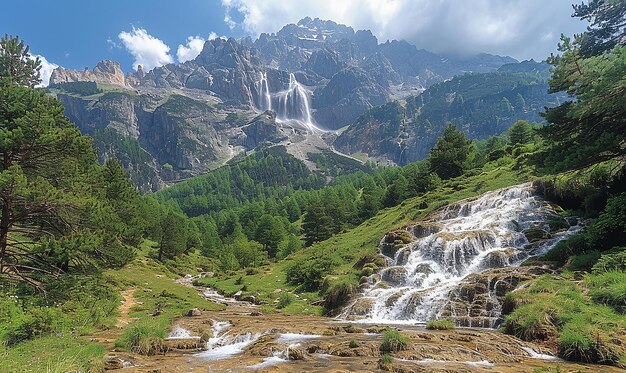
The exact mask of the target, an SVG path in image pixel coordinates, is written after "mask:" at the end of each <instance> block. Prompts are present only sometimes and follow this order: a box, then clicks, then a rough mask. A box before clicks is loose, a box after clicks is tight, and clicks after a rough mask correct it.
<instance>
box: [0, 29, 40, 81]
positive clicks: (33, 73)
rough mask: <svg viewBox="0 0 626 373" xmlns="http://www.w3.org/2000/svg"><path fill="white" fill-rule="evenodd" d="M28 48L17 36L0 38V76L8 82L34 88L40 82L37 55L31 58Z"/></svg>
mask: <svg viewBox="0 0 626 373" xmlns="http://www.w3.org/2000/svg"><path fill="white" fill-rule="evenodd" d="M29 50H30V48H29V47H28V46H27V45H24V41H23V40H20V39H19V38H18V37H17V36H12V35H7V34H5V35H4V37H2V38H1V39H0V77H2V78H5V79H7V80H8V82H9V83H10V84H14V85H19V86H24V87H30V88H34V87H35V86H36V85H37V84H39V83H40V81H41V80H40V79H39V75H40V74H39V71H40V70H41V61H40V60H39V57H37V58H32V57H31V55H30V53H29Z"/></svg>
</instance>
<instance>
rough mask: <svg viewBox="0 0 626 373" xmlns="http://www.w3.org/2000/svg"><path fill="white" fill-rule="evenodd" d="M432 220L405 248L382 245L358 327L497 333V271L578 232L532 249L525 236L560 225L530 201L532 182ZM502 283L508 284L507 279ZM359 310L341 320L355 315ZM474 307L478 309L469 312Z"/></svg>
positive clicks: (411, 231)
mask: <svg viewBox="0 0 626 373" xmlns="http://www.w3.org/2000/svg"><path fill="white" fill-rule="evenodd" d="M433 216H434V217H432V218H431V219H430V220H428V221H424V222H420V223H417V224H416V225H413V226H410V227H408V228H406V232H404V233H403V234H404V235H405V236H408V237H410V239H409V241H411V242H409V243H408V244H404V243H402V241H393V240H392V241H391V243H389V240H388V239H387V237H386V238H383V241H381V246H380V248H381V252H382V255H384V256H385V258H386V260H387V263H388V267H387V268H385V269H383V270H382V271H381V272H380V273H378V274H374V275H372V276H371V277H370V286H369V287H368V288H367V289H366V290H365V292H364V294H363V297H362V298H361V299H359V300H357V303H358V304H360V305H361V314H360V315H361V316H365V319H364V320H362V321H366V322H409V323H426V322H428V321H430V320H433V319H436V318H439V317H442V316H445V317H449V318H451V319H453V320H454V321H455V322H456V323H457V324H459V325H466V326H486V327H494V326H496V325H497V323H498V321H499V316H500V302H499V300H498V299H497V296H503V295H504V294H500V293H502V292H503V291H502V290H501V289H502V286H501V285H504V284H499V283H498V281H499V280H498V275H502V274H501V273H500V272H497V271H502V268H504V271H506V270H508V269H510V268H508V267H516V266H519V264H521V262H522V261H523V260H525V259H527V258H529V257H531V256H535V255H541V254H543V253H545V252H546V251H547V250H549V249H550V248H551V247H552V246H553V245H554V244H556V242H558V241H559V240H561V239H563V238H564V237H567V236H568V235H570V234H572V233H573V232H575V231H576V230H578V229H579V228H580V227H579V226H578V225H575V226H572V227H570V229H569V230H567V231H564V232H554V233H553V234H552V237H551V238H550V239H546V240H541V241H539V242H535V243H533V244H530V243H529V242H528V240H527V239H526V237H525V235H524V234H523V233H522V232H523V231H524V230H525V229H528V228H531V227H534V228H540V229H544V230H546V231H549V230H550V228H549V225H548V223H547V220H548V218H549V217H552V218H558V215H557V213H556V212H555V210H554V208H553V207H552V206H551V205H550V204H548V203H547V202H545V201H544V200H542V199H541V198H540V197H538V196H535V195H533V188H532V185H531V184H530V183H528V184H522V185H519V186H514V187H511V188H505V189H501V190H497V191H493V192H488V193H485V194H483V195H482V196H480V197H479V198H476V199H472V200H466V201H461V202H458V203H456V204H453V205H450V206H448V207H446V208H444V209H443V210H440V211H439V212H438V213H436V214H433ZM497 268H501V269H497ZM504 276H505V278H506V279H507V281H509V282H512V281H513V280H511V278H510V277H506V276H510V274H509V273H508V272H506V273H505V275H504ZM508 285H510V284H508ZM475 289H478V290H475ZM494 289H500V290H499V291H495V290H494ZM496 293H498V294H496ZM459 299H461V301H459V303H460V304H455V302H456V301H458V300H459ZM476 300H479V301H480V302H477V301H476ZM357 303H355V304H354V305H353V306H352V309H351V308H348V309H347V314H345V315H350V312H352V315H354V314H356V313H355V312H354V311H353V309H355V305H356V304H357ZM364 304H366V305H367V307H365V309H366V311H365V312H363V311H362V310H363V307H362V306H363V305H364ZM477 304H478V305H480V307H482V308H483V309H481V310H478V311H476V310H474V309H473V308H476V306H477ZM479 316H480V319H479ZM468 320H469V321H468Z"/></svg>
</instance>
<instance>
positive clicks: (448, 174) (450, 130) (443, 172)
mask: <svg viewBox="0 0 626 373" xmlns="http://www.w3.org/2000/svg"><path fill="white" fill-rule="evenodd" d="M469 152H470V142H469V140H468V139H467V136H465V134H464V133H463V132H461V131H459V130H458V129H457V128H456V126H455V125H454V124H449V125H448V126H447V127H446V129H445V130H444V132H443V136H441V137H440V138H439V139H437V144H436V145H435V146H434V147H433V148H432V149H431V150H430V164H431V167H432V170H433V171H434V172H435V173H436V174H437V175H439V177H441V178H442V179H450V178H453V177H457V176H460V175H462V174H463V171H464V170H465V168H466V164H465V162H466V161H467V158H468V155H469Z"/></svg>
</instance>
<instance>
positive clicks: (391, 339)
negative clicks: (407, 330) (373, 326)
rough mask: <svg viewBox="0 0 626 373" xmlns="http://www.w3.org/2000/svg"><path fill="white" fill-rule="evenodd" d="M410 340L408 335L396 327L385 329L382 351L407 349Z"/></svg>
mask: <svg viewBox="0 0 626 373" xmlns="http://www.w3.org/2000/svg"><path fill="white" fill-rule="evenodd" d="M408 344H409V340H408V338H407V337H406V336H404V335H402V334H401V333H400V332H398V331H397V330H394V329H385V331H384V332H383V343H382V344H381V345H380V350H381V351H382V352H398V351H402V350H406V348H407V346H408Z"/></svg>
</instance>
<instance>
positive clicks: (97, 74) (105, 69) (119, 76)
mask: <svg viewBox="0 0 626 373" xmlns="http://www.w3.org/2000/svg"><path fill="white" fill-rule="evenodd" d="M71 82H96V83H106V84H115V85H119V86H123V87H126V86H127V84H126V79H125V78H124V72H122V69H121V68H120V64H119V62H114V61H109V60H103V61H100V62H98V64H96V66H95V67H94V68H93V70H92V71H89V69H87V68H85V70H83V71H77V70H66V69H64V68H62V67H57V68H56V69H54V71H52V75H50V85H55V84H62V83H71Z"/></svg>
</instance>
